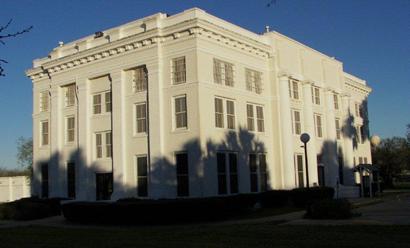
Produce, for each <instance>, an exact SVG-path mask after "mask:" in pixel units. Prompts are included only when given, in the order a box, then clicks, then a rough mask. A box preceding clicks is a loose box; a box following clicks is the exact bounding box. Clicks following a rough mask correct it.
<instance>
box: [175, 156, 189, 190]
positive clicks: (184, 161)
mask: <svg viewBox="0 0 410 248" xmlns="http://www.w3.org/2000/svg"><path fill="white" fill-rule="evenodd" d="M175 161H176V172H177V196H189V169H188V154H187V153H177V154H176V155H175Z"/></svg>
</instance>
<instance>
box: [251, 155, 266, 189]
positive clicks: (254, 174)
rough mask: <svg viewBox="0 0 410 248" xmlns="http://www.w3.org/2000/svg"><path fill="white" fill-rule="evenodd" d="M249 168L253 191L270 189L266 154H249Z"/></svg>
mask: <svg viewBox="0 0 410 248" xmlns="http://www.w3.org/2000/svg"><path fill="white" fill-rule="evenodd" d="M249 170H250V186H251V187H250V189H251V192H258V191H266V190H267V189H268V171H267V164H266V154H264V153H251V154H249Z"/></svg>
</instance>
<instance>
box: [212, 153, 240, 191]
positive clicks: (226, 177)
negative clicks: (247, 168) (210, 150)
mask: <svg viewBox="0 0 410 248" xmlns="http://www.w3.org/2000/svg"><path fill="white" fill-rule="evenodd" d="M219 156H223V158H224V160H223V161H224V163H223V164H222V165H221V164H219V162H220V161H219ZM233 157H235V159H234V160H235V166H234V167H235V168H233V166H232V165H233V164H231V163H232V160H233V159H232V158H233ZM216 160H217V161H216V169H217V181H218V193H217V194H218V195H233V194H239V171H238V152H235V151H217V152H216ZM221 168H222V170H221Z"/></svg>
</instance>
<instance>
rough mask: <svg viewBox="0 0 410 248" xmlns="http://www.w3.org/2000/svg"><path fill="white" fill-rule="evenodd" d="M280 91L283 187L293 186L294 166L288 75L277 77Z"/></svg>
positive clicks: (290, 187) (289, 187)
mask: <svg viewBox="0 0 410 248" xmlns="http://www.w3.org/2000/svg"><path fill="white" fill-rule="evenodd" d="M279 92H280V121H281V122H280V123H281V145H282V171H283V176H282V178H283V187H284V188H285V189H292V188H294V187H295V167H294V163H293V135H292V118H291V113H290V98H289V77H288V76H287V75H282V76H280V78H279Z"/></svg>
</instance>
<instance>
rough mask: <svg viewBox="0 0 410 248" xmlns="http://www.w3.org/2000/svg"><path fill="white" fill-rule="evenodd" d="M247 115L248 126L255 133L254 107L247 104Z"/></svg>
mask: <svg viewBox="0 0 410 248" xmlns="http://www.w3.org/2000/svg"><path fill="white" fill-rule="evenodd" d="M246 114H247V125H248V130H249V131H254V130H255V127H254V125H255V124H254V119H253V105H252V104H247V105H246Z"/></svg>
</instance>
